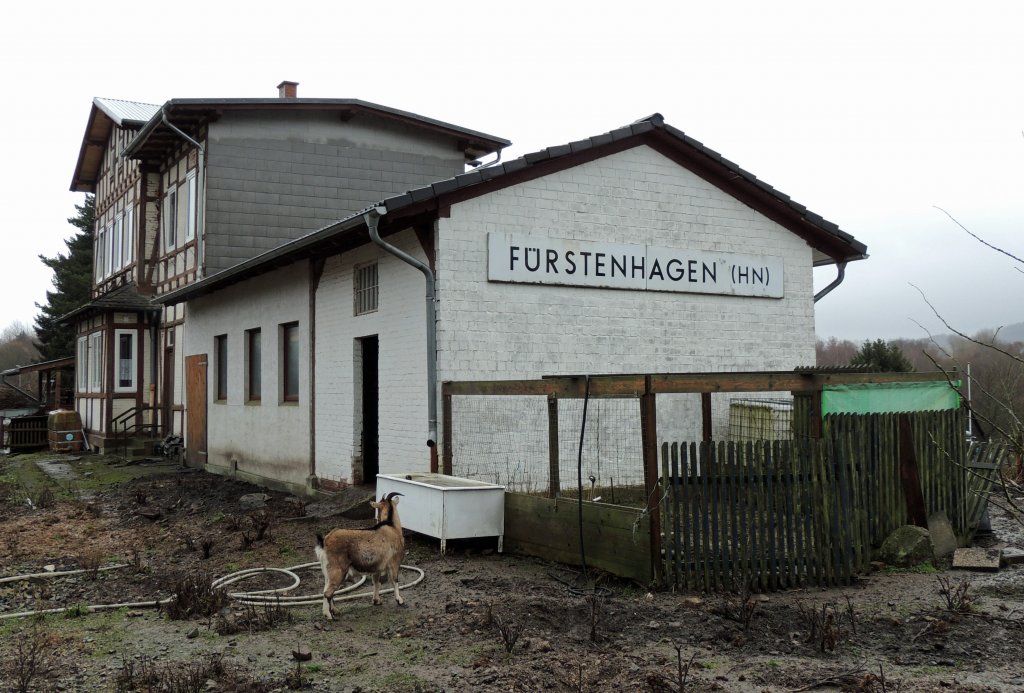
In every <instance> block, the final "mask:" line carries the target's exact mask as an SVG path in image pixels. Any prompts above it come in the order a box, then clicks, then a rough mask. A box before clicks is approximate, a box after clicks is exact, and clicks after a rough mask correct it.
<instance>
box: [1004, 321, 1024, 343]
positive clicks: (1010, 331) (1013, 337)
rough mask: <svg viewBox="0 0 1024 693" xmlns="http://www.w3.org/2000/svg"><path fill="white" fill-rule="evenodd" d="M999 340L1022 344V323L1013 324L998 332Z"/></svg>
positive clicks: (1023, 323)
mask: <svg viewBox="0 0 1024 693" xmlns="http://www.w3.org/2000/svg"><path fill="white" fill-rule="evenodd" d="M999 338H1000V339H1002V340H1003V341H1006V342H1024V322H1015V323H1013V324H1012V325H1007V326H1006V327H1004V328H1003V329H1001V330H999Z"/></svg>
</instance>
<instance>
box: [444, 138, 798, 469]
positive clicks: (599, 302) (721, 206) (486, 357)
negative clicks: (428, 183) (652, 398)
mask: <svg viewBox="0 0 1024 693" xmlns="http://www.w3.org/2000/svg"><path fill="white" fill-rule="evenodd" d="M488 232H503V233H514V234H529V235H536V236H542V237H550V238H559V239H571V240H593V241H605V242H610V243H631V244H650V245H656V246H663V247H670V248H681V249H694V250H702V251H719V252H727V253H741V254H747V255H758V254H764V255H773V256H776V257H781V258H783V261H784V263H785V270H784V275H785V283H784V293H785V296H784V298H782V299H765V298H746V297H736V296H716V295H707V294H682V293H663V292H648V291H624V290H611V289H594V288H579V287H566V286H550V285H548V286H541V285H527V284H501V283H490V282H488V281H487V233H488ZM438 233H439V237H440V253H439V257H438V271H437V275H438V296H439V300H440V310H439V325H438V328H439V332H438V359H439V380H441V381H443V380H484V379H504V378H536V377H540V376H542V375H549V374H559V373H644V372H663V371H665V372H692V371H744V370H780V369H791V368H793V367H795V366H798V365H807V364H812V363H813V362H814V307H813V295H812V292H813V288H812V264H811V263H812V260H811V248H810V247H809V246H808V245H807V244H806V243H805V242H804V241H803V240H802V239H800V238H799V237H797V236H796V235H794V234H792V233H791V232H789V231H788V230H786V229H784V228H783V227H781V226H779V225H778V224H776V223H774V222H773V221H771V220H769V219H767V218H765V217H763V216H761V215H760V214H758V213H757V212H755V211H754V210H752V209H751V208H749V207H747V206H745V205H743V204H742V203H740V202H738V201H737V200H735V199H734V198H732V197H731V196H729V195H727V194H726V193H724V192H723V191H721V190H719V189H718V188H715V187H714V186H712V185H711V184H709V183H707V182H706V181H704V180H703V179H701V178H699V177H698V176H696V175H694V174H692V173H691V172H689V171H687V170H686V169H683V168H681V167H680V166H678V165H677V164H675V163H674V162H672V161H670V160H669V159H667V158H665V157H664V156H662V155H661V154H658V153H657V152H655V151H653V150H651V149H650V148H648V147H646V146H641V147H637V148H634V149H631V150H628V151H625V152H621V153H618V154H614V155H612V156H608V157H605V158H603V159H599V160H596V161H593V162H589V163H586V164H583V165H580V166H577V167H575V168H572V169H569V170H566V171H562V172H559V173H555V174H552V175H549V176H545V177H543V178H540V179H536V180H532V181H529V182H526V183H522V184H519V185H515V186H511V187H508V188H505V189H502V190H499V191H496V192H494V193H491V194H488V195H485V196H482V197H478V198H474V199H471V200H468V201H466V202H462V203H459V204H456V205H453V207H452V212H451V217H450V218H448V219H441V220H440V222H439V231H438ZM664 404H665V406H663V407H662V409H660V410H659V438H662V439H666V438H668V439H672V438H674V437H676V436H678V435H684V434H685V435H692V434H691V433H690V432H691V431H693V430H694V422H693V421H687V420H684V417H686V418H689V419H692V418H693V417H694V416H695V415H697V416H699V407H695V406H694V404H693V402H688V401H685V399H684V398H677V400H676V402H675V403H673V402H670V401H667V400H666V401H665V403H664ZM722 404H725V402H722ZM725 418H727V411H725V410H723V409H722V408H721V407H718V406H716V420H718V421H721V420H724V419H725ZM673 421H674V423H673ZM696 430H699V420H698V421H697V428H696ZM543 435H545V436H546V432H544V433H543ZM576 435H578V431H577V432H576ZM480 442H481V444H482V445H483V446H484V447H487V445H488V444H487V443H485V442H484V441H480ZM496 446H497V443H494V442H493V441H492V449H497V447H496ZM506 453H507V450H506ZM455 471H456V473H459V471H458V470H457V469H456V470H455Z"/></svg>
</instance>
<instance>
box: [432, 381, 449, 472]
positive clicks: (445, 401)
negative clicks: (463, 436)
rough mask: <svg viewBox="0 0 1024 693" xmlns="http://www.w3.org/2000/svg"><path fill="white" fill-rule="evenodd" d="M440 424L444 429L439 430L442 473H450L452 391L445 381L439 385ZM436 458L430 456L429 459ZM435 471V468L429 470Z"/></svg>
mask: <svg viewBox="0 0 1024 693" xmlns="http://www.w3.org/2000/svg"><path fill="white" fill-rule="evenodd" d="M441 425H442V426H443V427H444V430H443V431H442V432H441V440H442V444H443V445H444V449H443V450H442V451H441V454H442V456H443V462H442V464H443V467H442V469H443V471H442V473H443V474H451V473H452V392H451V383H450V382H446V383H443V384H442V385H441ZM434 459H436V458H431V461H432V462H433V460H434ZM431 471H436V470H431Z"/></svg>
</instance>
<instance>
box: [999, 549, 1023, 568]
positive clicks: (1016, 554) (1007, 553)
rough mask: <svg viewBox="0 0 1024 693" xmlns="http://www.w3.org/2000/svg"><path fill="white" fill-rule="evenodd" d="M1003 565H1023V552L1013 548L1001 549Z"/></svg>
mask: <svg viewBox="0 0 1024 693" xmlns="http://www.w3.org/2000/svg"><path fill="white" fill-rule="evenodd" d="M1003 563H1005V564H1006V565H1020V564H1021V563H1024V551H1021V550H1020V549H1015V548H1006V549H1003Z"/></svg>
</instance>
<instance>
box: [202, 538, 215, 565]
mask: <svg viewBox="0 0 1024 693" xmlns="http://www.w3.org/2000/svg"><path fill="white" fill-rule="evenodd" d="M200 546H201V547H202V549H203V560H204V561H205V560H206V559H208V558H209V557H210V555H211V554H212V553H213V539H203V542H202V543H201V544H200Z"/></svg>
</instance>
